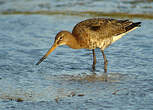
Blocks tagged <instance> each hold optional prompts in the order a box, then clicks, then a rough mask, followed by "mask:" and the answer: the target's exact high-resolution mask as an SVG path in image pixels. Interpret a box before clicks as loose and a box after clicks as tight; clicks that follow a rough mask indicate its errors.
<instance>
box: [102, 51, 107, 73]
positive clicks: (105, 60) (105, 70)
mask: <svg viewBox="0 0 153 110" xmlns="http://www.w3.org/2000/svg"><path fill="white" fill-rule="evenodd" d="M101 52H102V54H103V58H104V72H105V73H107V64H108V61H107V58H106V56H105V54H104V51H103V50H101Z"/></svg>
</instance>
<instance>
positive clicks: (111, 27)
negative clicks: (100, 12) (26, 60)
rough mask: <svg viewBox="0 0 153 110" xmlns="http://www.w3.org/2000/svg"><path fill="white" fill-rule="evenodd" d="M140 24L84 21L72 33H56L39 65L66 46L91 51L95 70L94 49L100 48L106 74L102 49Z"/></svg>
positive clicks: (95, 19) (121, 21) (98, 20)
mask: <svg viewBox="0 0 153 110" xmlns="http://www.w3.org/2000/svg"><path fill="white" fill-rule="evenodd" d="M140 24H141V22H132V21H129V20H116V19H105V18H93V19H87V20H84V21H82V22H80V23H78V24H76V25H75V27H74V28H73V30H72V33H70V32H68V31H61V32H59V33H57V35H56V37H55V41H54V44H53V45H52V47H51V48H50V49H49V50H48V52H47V53H46V54H45V55H44V56H43V57H42V58H41V59H40V60H39V62H38V63H36V65H39V64H40V63H41V62H42V61H43V60H44V59H45V58H47V56H48V55H49V54H50V53H51V52H52V51H54V49H55V48H56V47H58V46H60V45H67V46H69V47H70V48H72V49H82V48H85V49H92V52H93V65H92V69H93V70H95V65H96V56H95V49H96V48H100V49H101V52H102V55H103V58H104V73H106V72H107V64H108V61H107V59H106V56H105V54H104V49H105V48H106V47H108V46H109V45H111V44H112V43H114V42H115V41H117V40H118V39H120V38H122V36H123V35H125V34H127V33H128V32H130V31H132V30H134V29H136V28H137V27H140Z"/></svg>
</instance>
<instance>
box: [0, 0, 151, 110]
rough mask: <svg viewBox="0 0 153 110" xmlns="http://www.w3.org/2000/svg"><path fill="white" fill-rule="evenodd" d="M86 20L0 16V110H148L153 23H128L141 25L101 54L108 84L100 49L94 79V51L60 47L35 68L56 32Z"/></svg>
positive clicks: (60, 17)
mask: <svg viewBox="0 0 153 110" xmlns="http://www.w3.org/2000/svg"><path fill="white" fill-rule="evenodd" d="M32 1H33V0H32ZM32 1H29V2H32ZM22 2H23V1H22ZM61 2H62V1H61ZM101 2H104V1H101ZM105 2H106V1H105ZM6 3H10V2H6ZM15 3H17V2H15ZM18 3H20V2H18ZM33 3H37V2H35V1H33ZM38 3H39V2H38ZM55 3H56V2H55ZM3 9H4V8H3ZM89 9H90V8H89ZM86 18H89V17H86V16H84V17H80V16H68V15H67V16H63V15H51V16H47V15H0V62H1V63H0V109H1V110H10V109H15V110H21V109H22V110H29V109H32V110H38V109H39V110H50V109H51V110H57V109H58V110H60V109H61V110H63V109H65V110H68V109H69V110H123V109H124V110H140V109H141V110H152V108H153V62H152V61H153V46H152V44H153V37H152V36H153V31H152V25H153V20H147V19H146V20H143V19H132V20H133V21H141V22H142V26H141V28H138V29H136V30H135V31H133V32H130V33H128V34H127V35H126V36H124V37H123V38H122V39H120V40H119V41H117V42H116V43H114V44H113V45H111V46H110V47H109V48H107V49H106V50H105V54H106V55H107V58H108V61H109V62H108V63H109V64H108V76H109V80H108V82H104V81H103V57H102V54H101V52H100V50H99V49H97V50H96V55H97V65H96V75H95V74H93V73H92V72H91V65H92V51H91V50H86V49H82V50H73V49H70V48H69V47H67V46H60V47H58V48H57V49H56V50H55V51H54V52H53V53H52V54H51V55H49V56H48V58H47V59H46V60H45V61H44V62H42V63H41V64H40V65H39V66H36V65H35V64H36V63H37V61H38V60H39V59H40V58H41V57H42V56H43V55H44V54H45V52H47V50H48V49H49V48H50V47H51V45H52V43H53V42H54V37H55V35H56V33H57V32H58V31H60V30H63V29H64V30H68V31H71V30H72V28H73V26H74V25H75V24H76V23H78V22H80V21H81V20H84V19H86Z"/></svg>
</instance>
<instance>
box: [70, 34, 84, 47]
mask: <svg viewBox="0 0 153 110" xmlns="http://www.w3.org/2000/svg"><path fill="white" fill-rule="evenodd" d="M67 45H68V46H69V47H70V48H73V49H80V48H81V47H80V44H79V43H78V41H77V39H76V37H75V36H74V35H72V34H69V41H68V42H67Z"/></svg>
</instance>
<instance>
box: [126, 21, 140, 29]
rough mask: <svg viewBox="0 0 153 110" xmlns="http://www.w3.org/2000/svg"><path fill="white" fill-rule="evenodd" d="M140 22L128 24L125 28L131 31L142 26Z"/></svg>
mask: <svg viewBox="0 0 153 110" xmlns="http://www.w3.org/2000/svg"><path fill="white" fill-rule="evenodd" d="M140 24H141V22H136V23H132V24H131V25H129V26H127V27H126V28H125V29H126V31H129V30H131V29H133V28H135V27H140V26H141V25H140Z"/></svg>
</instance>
